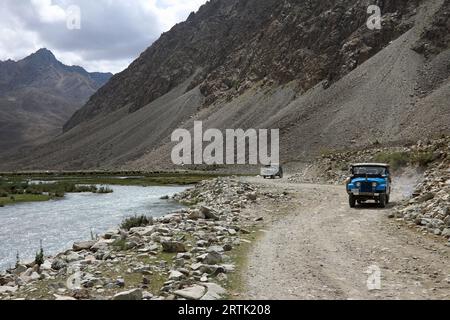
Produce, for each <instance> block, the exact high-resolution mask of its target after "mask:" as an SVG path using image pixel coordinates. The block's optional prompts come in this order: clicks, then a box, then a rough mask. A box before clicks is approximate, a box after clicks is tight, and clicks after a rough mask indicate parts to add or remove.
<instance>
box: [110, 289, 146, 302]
mask: <svg viewBox="0 0 450 320" xmlns="http://www.w3.org/2000/svg"><path fill="white" fill-rule="evenodd" d="M142 297H143V295H142V290H141V289H133V290H129V291H124V292H120V293H118V294H116V295H115V296H114V297H113V298H112V300H116V301H117V300H142Z"/></svg>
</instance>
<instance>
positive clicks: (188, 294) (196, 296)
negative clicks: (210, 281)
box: [174, 285, 206, 300]
mask: <svg viewBox="0 0 450 320" xmlns="http://www.w3.org/2000/svg"><path fill="white" fill-rule="evenodd" d="M205 293H206V288H205V287H203V286H199V285H193V286H192V287H188V288H185V289H182V290H177V291H175V292H174V294H175V295H177V296H179V297H182V298H185V299H188V300H200V299H201V298H202V297H203V296H204V295H205Z"/></svg>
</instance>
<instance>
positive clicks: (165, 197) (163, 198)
mask: <svg viewBox="0 0 450 320" xmlns="http://www.w3.org/2000/svg"><path fill="white" fill-rule="evenodd" d="M159 199H161V200H169V196H162V197H161V198H159Z"/></svg>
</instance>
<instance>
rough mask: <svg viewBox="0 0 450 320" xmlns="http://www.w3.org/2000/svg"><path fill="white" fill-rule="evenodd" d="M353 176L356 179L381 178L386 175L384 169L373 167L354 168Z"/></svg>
mask: <svg viewBox="0 0 450 320" xmlns="http://www.w3.org/2000/svg"><path fill="white" fill-rule="evenodd" d="M353 175H354V176H358V177H366V176H371V177H382V176H384V175H386V168H383V167H373V166H364V167H354V168H353Z"/></svg>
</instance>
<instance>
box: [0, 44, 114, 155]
mask: <svg viewBox="0 0 450 320" xmlns="http://www.w3.org/2000/svg"><path fill="white" fill-rule="evenodd" d="M111 76H112V74H108V73H88V72H87V71H86V70H84V69H83V68H81V67H77V66H66V65H64V64H62V63H61V62H59V61H58V60H57V59H56V58H55V56H54V55H53V53H52V52H51V51H49V50H47V49H40V50H38V51H37V52H35V53H33V54H31V55H30V56H28V57H26V58H24V59H23V60H20V61H17V62H15V61H12V60H8V61H4V62H0V136H1V137H2V139H0V150H1V152H0V153H5V152H8V151H9V152H12V151H13V150H17V149H19V148H21V147H24V146H33V145H37V144H38V143H42V142H46V141H48V140H49V139H50V138H51V137H54V136H56V135H57V134H59V133H61V132H62V126H63V124H64V123H65V122H66V121H67V120H68V119H69V118H70V117H71V116H72V114H73V113H74V112H75V111H76V110H77V109H79V108H80V107H82V106H83V104H84V103H86V101H87V100H88V99H89V97H90V96H91V95H92V94H93V93H94V92H95V91H97V90H98V89H99V88H100V87H101V86H102V85H104V84H105V83H106V82H107V81H108V80H109V78H110V77H111Z"/></svg>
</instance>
